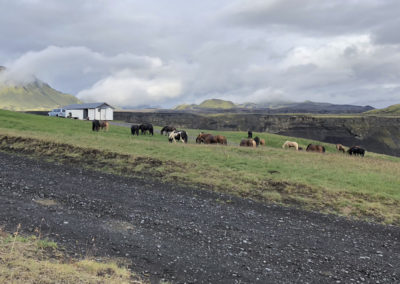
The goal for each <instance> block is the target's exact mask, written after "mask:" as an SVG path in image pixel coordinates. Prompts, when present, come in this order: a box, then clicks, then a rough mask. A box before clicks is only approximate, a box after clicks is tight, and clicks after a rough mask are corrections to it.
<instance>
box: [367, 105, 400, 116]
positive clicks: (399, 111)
mask: <svg viewBox="0 0 400 284" xmlns="http://www.w3.org/2000/svg"><path fill="white" fill-rule="evenodd" d="M365 114H379V115H382V114H383V115H400V104H397V105H391V106H388V107H387V108H382V109H374V110H370V111H367V112H366V113H365Z"/></svg>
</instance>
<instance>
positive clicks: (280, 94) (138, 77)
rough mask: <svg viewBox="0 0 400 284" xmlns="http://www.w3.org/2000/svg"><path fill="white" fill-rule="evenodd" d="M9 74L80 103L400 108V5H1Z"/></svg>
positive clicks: (18, 1) (176, 1)
mask: <svg viewBox="0 0 400 284" xmlns="http://www.w3.org/2000/svg"><path fill="white" fill-rule="evenodd" d="M0 9H1V11H2V13H1V14H2V15H1V17H0V43H1V44H0V65H4V66H6V67H8V71H9V73H8V74H7V76H8V77H9V78H8V79H10V78H13V80H15V81H25V82H26V81H29V80H30V78H32V77H31V74H34V75H35V76H36V77H38V78H39V79H41V80H43V81H45V82H47V83H49V84H50V85H51V86H52V87H54V88H55V89H57V90H59V91H62V92H65V93H70V94H73V95H76V96H77V97H79V98H80V99H82V100H84V101H87V102H93V101H106V102H108V103H110V104H114V105H118V106H132V107H137V106H143V105H149V106H161V107H172V106H175V105H177V104H180V103H199V102H201V101H202V100H204V99H208V98H220V99H228V100H232V101H234V102H236V103H241V102H265V101H275V100H289V101H304V100H312V101H320V102H331V103H339V104H357V105H372V106H374V107H386V106H388V105H391V104H395V103H400V16H399V11H400V1H398V0H329V1H322V0H263V1H259V0H251V1H250V0H249V1H244V0H238V1H233V0H202V1H190V0H168V1H165V0H158V1H156V0H146V1H142V0H114V1H110V0H67V1H65V0H59V1H56V0H0Z"/></svg>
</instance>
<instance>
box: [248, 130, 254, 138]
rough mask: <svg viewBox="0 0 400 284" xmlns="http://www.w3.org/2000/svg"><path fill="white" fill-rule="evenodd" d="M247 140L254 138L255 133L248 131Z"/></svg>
mask: <svg viewBox="0 0 400 284" xmlns="http://www.w3.org/2000/svg"><path fill="white" fill-rule="evenodd" d="M247 138H248V139H250V138H253V131H251V130H249V131H247Z"/></svg>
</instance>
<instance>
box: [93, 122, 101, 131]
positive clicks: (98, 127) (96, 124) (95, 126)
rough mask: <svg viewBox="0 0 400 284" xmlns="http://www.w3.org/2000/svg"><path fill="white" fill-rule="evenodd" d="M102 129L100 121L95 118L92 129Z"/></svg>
mask: <svg viewBox="0 0 400 284" xmlns="http://www.w3.org/2000/svg"><path fill="white" fill-rule="evenodd" d="M99 130H100V121H98V120H93V121H92V131H99Z"/></svg>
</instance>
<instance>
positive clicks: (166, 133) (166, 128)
mask: <svg viewBox="0 0 400 284" xmlns="http://www.w3.org/2000/svg"><path fill="white" fill-rule="evenodd" d="M174 130H176V128H175V127H173V126H168V125H167V126H164V127H163V128H162V129H161V135H163V134H164V132H165V135H169V133H170V132H172V131H174Z"/></svg>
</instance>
